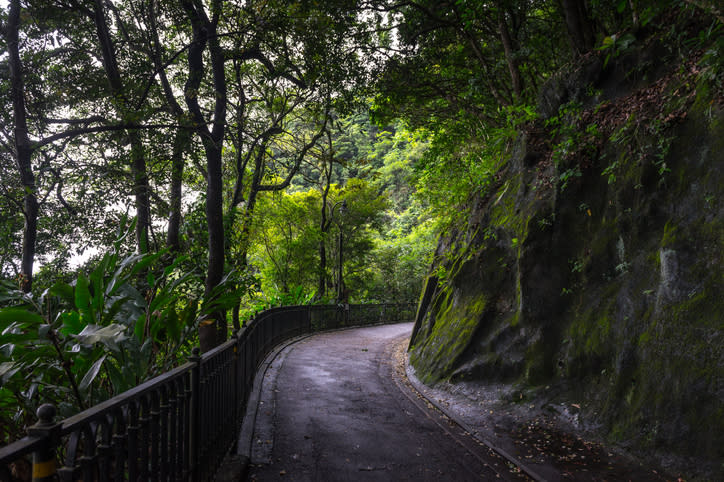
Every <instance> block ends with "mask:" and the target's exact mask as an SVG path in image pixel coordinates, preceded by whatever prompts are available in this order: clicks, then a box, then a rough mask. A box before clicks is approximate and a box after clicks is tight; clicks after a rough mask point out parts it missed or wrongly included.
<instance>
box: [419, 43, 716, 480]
mask: <svg viewBox="0 0 724 482" xmlns="http://www.w3.org/2000/svg"><path fill="white" fill-rule="evenodd" d="M636 37H637V39H636V41H635V42H632V45H631V46H630V47H628V48H626V49H625V50H622V51H620V52H618V51H617V52H615V53H620V55H609V54H610V53H611V52H606V51H603V52H599V53H597V54H596V55H590V56H589V57H587V58H585V59H583V61H582V62H580V63H579V64H578V65H577V67H576V68H575V69H572V70H569V71H566V72H562V73H561V74H560V75H559V76H557V77H556V78H554V79H551V80H550V81H549V82H548V83H547V84H546V85H545V86H544V87H543V89H542V93H541V95H540V101H539V114H540V119H539V121H537V122H536V123H535V124H534V125H529V126H528V127H527V128H526V129H524V131H522V132H521V133H520V135H519V137H518V140H517V142H516V147H515V149H514V150H513V152H512V154H511V156H510V158H509V160H508V162H507V163H506V165H505V166H504V167H503V168H502V169H501V170H500V172H499V173H498V175H497V176H496V182H495V183H494V185H493V187H492V188H490V189H487V190H486V191H485V192H482V193H480V194H479V195H478V196H476V197H475V199H473V200H472V201H471V202H470V205H469V206H468V209H469V212H470V214H469V217H468V222H467V225H464V226H457V227H455V228H452V229H450V230H449V232H448V233H447V234H446V235H445V236H444V237H443V238H442V239H441V240H440V243H439V246H438V249H437V253H436V259H435V262H434V265H433V267H432V271H431V275H430V277H429V279H428V283H427V286H426V287H425V290H424V292H423V296H422V298H421V302H420V308H419V312H418V317H417V323H416V326H415V331H414V334H413V339H412V341H411V351H410V360H411V363H412V364H413V366H414V367H415V369H416V371H417V373H418V375H420V376H421V378H423V379H424V380H425V381H426V382H428V383H434V382H436V381H439V380H442V379H449V380H451V381H456V380H466V381H471V380H478V381H480V382H481V383H486V382H493V381H495V382H500V381H504V382H509V383H515V384H520V386H523V387H527V388H528V389H529V392H528V393H529V394H530V396H536V393H539V392H540V391H541V390H536V387H543V386H546V385H548V386H555V387H556V393H558V394H559V396H560V397H562V398H563V399H567V400H574V401H576V402H581V401H583V403H582V407H581V410H582V412H581V415H582V417H583V418H584V420H586V421H587V423H589V424H595V425H597V426H599V427H600V430H601V432H602V433H603V434H604V435H606V436H607V437H608V438H609V439H610V440H613V441H616V442H624V441H625V442H626V443H627V444H632V445H633V446H634V447H637V448H639V449H646V450H653V451H658V452H660V453H662V452H663V453H669V454H675V455H678V456H681V457H682V458H686V457H689V456H697V457H699V459H698V460H699V462H697V463H700V462H701V461H702V460H703V461H704V462H703V463H704V466H701V467H700V468H701V469H702V473H708V474H712V473H714V474H719V473H723V472H724V467H722V466H721V465H720V464H721V460H724V296H723V293H724V259H723V258H722V253H723V252H724V202H723V201H722V198H721V196H722V193H724V98H723V96H722V82H721V80H719V79H718V78H717V76H716V75H712V71H713V72H716V71H717V70H716V68H715V67H712V66H711V63H712V62H721V61H720V60H718V59H719V58H720V57H721V53H717V51H716V48H717V46H718V48H721V49H722V50H724V41H723V40H722V37H721V36H719V37H716V36H715V37H714V39H713V40H712V39H709V40H707V41H708V43H705V45H702V44H697V45H696V46H695V47H692V48H691V49H690V50H682V49H681V48H673V47H671V45H670V43H669V42H668V40H663V39H662V38H661V37H660V36H657V35H651V36H648V37H645V36H643V34H642V33H638V34H637V35H636ZM631 38H633V36H632V37H631ZM712 49H713V50H712ZM712 52H713V54H712ZM607 57H608V59H607ZM707 461H708V462H707Z"/></svg>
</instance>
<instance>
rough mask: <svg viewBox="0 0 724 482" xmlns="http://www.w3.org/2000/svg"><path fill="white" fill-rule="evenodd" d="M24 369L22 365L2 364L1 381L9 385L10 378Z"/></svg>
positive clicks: (0, 370)
mask: <svg viewBox="0 0 724 482" xmlns="http://www.w3.org/2000/svg"><path fill="white" fill-rule="evenodd" d="M22 368H23V365H22V364H21V363H17V362H3V363H0V381H2V383H3V384H5V383H7V381H8V380H10V378H11V377H12V376H13V375H15V374H16V373H17V372H18V371H20V370H21V369H22Z"/></svg>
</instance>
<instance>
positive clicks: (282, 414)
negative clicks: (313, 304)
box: [249, 323, 521, 481]
mask: <svg viewBox="0 0 724 482" xmlns="http://www.w3.org/2000/svg"><path fill="white" fill-rule="evenodd" d="M411 330H412V324H411V323H404V324H397V325H385V326H375V327H369V328H358V329H350V330H343V331H336V332H330V333H323V334H319V335H314V336H311V337H309V338H305V339H303V340H301V341H298V342H296V343H293V344H291V345H289V346H287V347H286V348H285V349H284V350H282V351H281V352H280V353H279V355H278V356H277V357H276V358H275V359H274V362H273V363H272V364H271V366H270V368H269V369H268V370H267V372H266V375H265V377H264V382H263V388H262V392H261V397H260V401H259V404H258V410H257V418H256V423H255V425H254V434H253V438H252V442H251V445H252V450H251V459H252V466H251V468H250V470H249V479H250V480H259V481H265V480H292V481H337V480H339V481H358V480H361V481H367V480H415V481H419V480H435V481H438V480H454V481H465V480H492V479H496V478H502V479H504V480H506V479H507V480H515V479H520V478H521V476H520V475H518V474H516V473H515V472H513V473H511V472H510V471H509V468H508V464H506V462H505V461H504V460H503V459H501V458H499V457H498V456H497V455H495V454H494V453H493V452H492V451H489V450H488V449H487V448H486V447H483V446H481V445H480V444H479V443H478V442H477V441H475V440H474V439H473V438H472V437H470V436H469V435H467V434H465V433H464V432H463V430H462V429H461V428H460V427H458V426H457V425H455V424H453V423H451V422H450V421H449V420H448V419H447V418H446V417H444V416H442V415H441V414H439V413H437V412H435V411H434V410H432V409H431V407H430V408H428V407H426V405H425V402H421V400H420V399H419V398H417V395H416V394H414V393H413V392H412V391H411V390H410V389H409V387H407V386H406V385H405V380H404V377H403V376H402V373H403V372H402V368H401V365H402V363H401V360H402V354H403V353H404V348H405V347H406V340H407V339H408V338H409V336H410V332H411Z"/></svg>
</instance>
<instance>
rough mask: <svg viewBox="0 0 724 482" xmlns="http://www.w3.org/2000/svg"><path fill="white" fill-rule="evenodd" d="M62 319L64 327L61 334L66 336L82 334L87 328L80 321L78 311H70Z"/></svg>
mask: <svg viewBox="0 0 724 482" xmlns="http://www.w3.org/2000/svg"><path fill="white" fill-rule="evenodd" d="M62 319H63V327H62V328H61V329H60V332H61V333H62V334H64V335H65V336H68V335H76V334H78V333H80V332H81V330H82V329H83V327H84V326H85V325H84V324H83V322H82V321H81V319H80V313H78V312H77V311H69V312H67V313H63V315H62Z"/></svg>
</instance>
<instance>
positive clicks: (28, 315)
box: [0, 308, 45, 329]
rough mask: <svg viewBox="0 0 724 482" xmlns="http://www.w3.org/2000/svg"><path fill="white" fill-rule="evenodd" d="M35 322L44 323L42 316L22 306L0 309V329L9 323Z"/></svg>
mask: <svg viewBox="0 0 724 482" xmlns="http://www.w3.org/2000/svg"><path fill="white" fill-rule="evenodd" d="M13 322H16V323H24V324H35V323H45V320H44V319H43V317H42V316H40V315H39V314H37V313H33V312H32V311H29V310H26V309H23V308H3V309H1V310H0V329H1V328H3V327H4V326H7V325H8V324H9V323H13Z"/></svg>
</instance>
